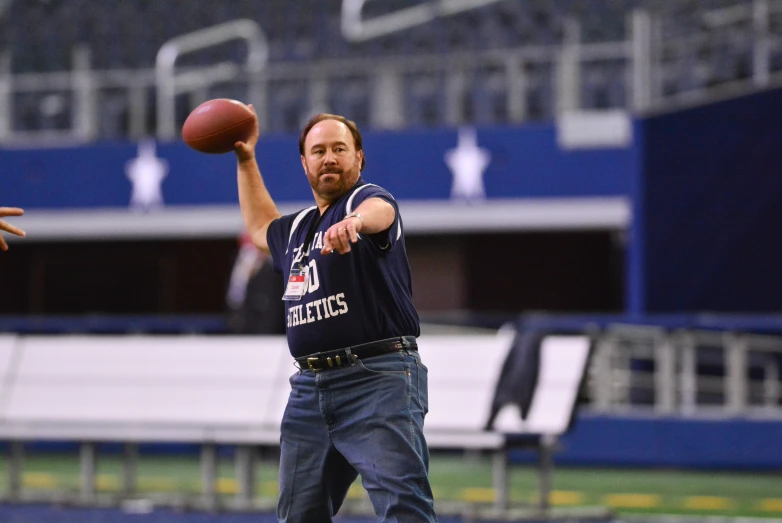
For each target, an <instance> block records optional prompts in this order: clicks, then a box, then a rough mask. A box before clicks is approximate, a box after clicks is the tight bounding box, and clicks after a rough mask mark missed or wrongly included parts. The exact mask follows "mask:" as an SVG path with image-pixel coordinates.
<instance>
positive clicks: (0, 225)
mask: <svg viewBox="0 0 782 523" xmlns="http://www.w3.org/2000/svg"><path fill="white" fill-rule="evenodd" d="M23 214H24V211H23V210H22V209H20V208H18V207H0V218H5V217H6V216H21V215H23ZM0 231H5V232H10V233H11V234H15V235H17V236H21V237H24V235H25V232H24V231H23V230H22V229H20V228H18V227H14V226H13V225H11V224H10V223H8V222H6V221H5V220H0ZM0 250H2V251H7V250H8V244H7V243H6V241H5V239H4V238H3V235H2V234H1V233H0Z"/></svg>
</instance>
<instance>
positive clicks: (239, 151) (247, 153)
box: [234, 104, 260, 162]
mask: <svg viewBox="0 0 782 523" xmlns="http://www.w3.org/2000/svg"><path fill="white" fill-rule="evenodd" d="M248 107H249V108H250V109H251V110H252V112H253V114H255V127H254V128H253V132H252V134H250V137H249V138H248V139H247V141H246V142H236V143H235V144H234V152H235V153H236V159H237V160H239V161H240V162H246V161H248V160H253V159H254V158H255V145H256V144H257V143H258V135H259V134H260V131H259V128H258V115H257V114H256V112H255V107H253V106H252V104H250V105H249V106H248Z"/></svg>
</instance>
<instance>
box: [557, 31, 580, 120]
mask: <svg viewBox="0 0 782 523" xmlns="http://www.w3.org/2000/svg"><path fill="white" fill-rule="evenodd" d="M580 40H581V26H580V25H579V23H578V21H577V20H576V19H575V18H568V19H567V20H565V41H564V43H563V44H562V50H561V51H560V53H559V62H558V64H557V65H558V67H557V104H556V105H557V115H558V116H561V115H562V114H564V113H568V112H572V111H577V110H578V109H579V108H580V107H581V103H580V98H581V58H580V55H581V49H580V45H581V44H580Z"/></svg>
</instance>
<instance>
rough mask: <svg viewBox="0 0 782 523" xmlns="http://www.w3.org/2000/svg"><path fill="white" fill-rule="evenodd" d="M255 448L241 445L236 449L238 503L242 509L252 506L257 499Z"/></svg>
mask: <svg viewBox="0 0 782 523" xmlns="http://www.w3.org/2000/svg"><path fill="white" fill-rule="evenodd" d="M255 463H256V452H255V448H254V447H251V446H249V445H240V446H239V447H237V448H236V481H237V483H238V487H239V488H238V491H237V493H236V497H237V502H238V504H239V506H240V507H243V508H249V507H251V506H252V503H253V498H254V497H255Z"/></svg>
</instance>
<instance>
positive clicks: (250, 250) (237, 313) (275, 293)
mask: <svg viewBox="0 0 782 523" xmlns="http://www.w3.org/2000/svg"><path fill="white" fill-rule="evenodd" d="M283 291H284V289H283V285H282V277H281V276H280V275H279V274H278V273H277V272H276V271H275V270H274V267H273V266H272V257H271V255H269V254H268V253H265V252H263V251H261V250H260V249H258V247H256V246H255V244H254V243H253V242H252V239H251V238H250V235H249V234H247V233H242V235H241V236H240V237H239V252H238V253H237V254H236V260H235V261H234V266H233V269H232V270H231V278H230V281H229V282H228V292H226V296H225V303H226V305H227V309H228V329H229V331H230V332H232V333H234V334H285V306H284V302H283V301H282V299H281V298H282V294H283Z"/></svg>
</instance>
